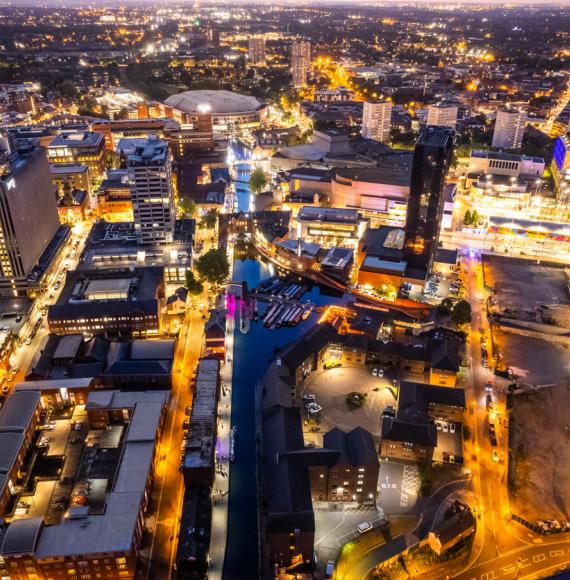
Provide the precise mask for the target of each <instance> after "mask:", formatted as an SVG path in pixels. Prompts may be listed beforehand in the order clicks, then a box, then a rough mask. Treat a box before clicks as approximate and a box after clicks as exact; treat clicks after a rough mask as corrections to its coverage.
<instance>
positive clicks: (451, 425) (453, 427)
mask: <svg viewBox="0 0 570 580" xmlns="http://www.w3.org/2000/svg"><path fill="white" fill-rule="evenodd" d="M449 432H450V433H455V423H450V424H449Z"/></svg>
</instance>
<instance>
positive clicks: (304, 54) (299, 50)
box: [291, 41, 311, 88]
mask: <svg viewBox="0 0 570 580" xmlns="http://www.w3.org/2000/svg"><path fill="white" fill-rule="evenodd" d="M310 68H311V43H310V42H305V41H301V42H294V43H293V46H292V47H291V73H292V75H293V86H294V87H295V88H301V87H304V86H306V85H307V80H308V78H309V71H310Z"/></svg>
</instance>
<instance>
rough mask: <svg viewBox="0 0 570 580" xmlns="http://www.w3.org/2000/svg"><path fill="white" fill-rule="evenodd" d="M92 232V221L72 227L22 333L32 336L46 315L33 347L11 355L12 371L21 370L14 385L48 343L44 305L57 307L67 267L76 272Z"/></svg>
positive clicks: (20, 349) (23, 347)
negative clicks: (58, 284) (38, 323)
mask: <svg viewBox="0 0 570 580" xmlns="http://www.w3.org/2000/svg"><path fill="white" fill-rule="evenodd" d="M90 230H91V222H89V221H85V222H79V223H77V224H75V226H73V228H72V234H71V236H70V237H69V239H68V240H67V243H66V245H65V247H64V248H63V250H62V252H61V253H60V255H59V257H58V258H57V261H56V263H55V264H54V265H53V267H52V271H51V273H50V274H49V275H48V277H47V278H46V280H45V284H46V288H47V289H46V291H45V292H43V293H40V294H39V296H38V297H37V299H36V300H35V301H34V304H33V305H32V308H31V310H30V315H29V318H28V320H27V322H26V323H25V324H24V326H23V328H22V330H21V332H20V337H22V338H23V339H24V340H25V339H26V337H27V336H28V335H29V334H30V332H31V330H32V327H33V326H34V324H35V322H36V320H37V319H38V318H39V317H40V316H43V320H42V324H41V326H40V327H39V329H38V331H37V333H36V335H35V337H34V338H33V340H32V342H31V343H30V344H25V342H24V343H22V345H21V346H19V347H16V349H15V351H14V352H13V353H12V355H11V356H10V364H11V366H12V368H18V372H17V374H16V376H15V377H14V380H13V381H12V383H13V384H16V383H18V382H20V381H23V380H24V379H25V377H26V374H27V373H28V371H29V370H30V367H31V365H32V363H33V362H34V360H35V358H36V356H37V355H38V353H39V352H40V350H41V346H42V343H43V342H44V341H45V340H46V337H47V334H48V332H49V331H48V324H47V316H45V315H43V314H42V312H41V310H42V308H43V307H44V306H49V305H50V304H55V303H56V302H57V299H58V298H59V295H60V294H61V292H62V290H63V287H64V282H65V280H64V279H63V277H64V276H65V272H66V268H65V266H66V265H67V266H68V268H67V269H69V270H73V269H75V268H76V267H77V264H78V263H79V258H80V256H81V252H82V251H83V247H84V245H85V241H86V240H87V236H88V234H89V231H90ZM76 241H79V245H78V246H77V249H76V250H75V255H73V251H74V248H73V246H74V244H75V242H76ZM72 255H73V257H72ZM60 278H61V280H60ZM58 281H60V282H61V287H60V288H59V289H58V290H55V288H54V286H55V285H56V283H57V282H58Z"/></svg>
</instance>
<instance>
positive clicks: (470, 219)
mask: <svg viewBox="0 0 570 580" xmlns="http://www.w3.org/2000/svg"><path fill="white" fill-rule="evenodd" d="M463 223H464V224H465V225H466V226H470V225H471V224H472V223H473V217H472V216H471V212H470V211H469V210H465V215H464V216H463Z"/></svg>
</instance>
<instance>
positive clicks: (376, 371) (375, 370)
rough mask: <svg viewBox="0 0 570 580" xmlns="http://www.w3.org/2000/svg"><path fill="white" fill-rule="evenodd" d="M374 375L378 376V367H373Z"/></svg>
mask: <svg viewBox="0 0 570 580" xmlns="http://www.w3.org/2000/svg"><path fill="white" fill-rule="evenodd" d="M372 376H373V377H377V376H378V369H377V368H373V369H372Z"/></svg>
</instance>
